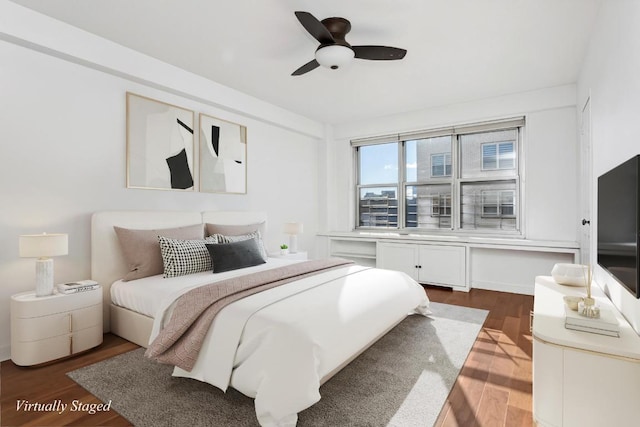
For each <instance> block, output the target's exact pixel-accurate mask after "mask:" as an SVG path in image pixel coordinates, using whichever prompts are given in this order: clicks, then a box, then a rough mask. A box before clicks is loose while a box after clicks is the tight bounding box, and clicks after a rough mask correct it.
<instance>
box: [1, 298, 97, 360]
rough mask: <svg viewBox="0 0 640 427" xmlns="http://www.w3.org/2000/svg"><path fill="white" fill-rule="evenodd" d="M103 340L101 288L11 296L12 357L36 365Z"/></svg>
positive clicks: (68, 354) (81, 349) (77, 351)
mask: <svg viewBox="0 0 640 427" xmlns="http://www.w3.org/2000/svg"><path fill="white" fill-rule="evenodd" d="M101 343H102V288H98V289H93V290H90V291H84V292H78V293H74V294H60V293H54V294H53V295H49V296H44V297H36V295H35V292H33V291H29V292H23V293H20V294H16V295H13V296H12V297H11V360H13V362H14V363H15V364H16V365H20V366H30V365H37V364H40V363H44V362H49V361H51V360H55V359H60V358H62V357H66V356H70V355H72V354H75V353H79V352H81V351H84V350H88V349H90V348H92V347H95V346H97V345H100V344H101Z"/></svg>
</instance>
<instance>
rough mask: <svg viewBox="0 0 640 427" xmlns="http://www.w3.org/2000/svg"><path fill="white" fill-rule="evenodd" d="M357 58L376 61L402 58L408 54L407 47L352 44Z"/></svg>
mask: <svg viewBox="0 0 640 427" xmlns="http://www.w3.org/2000/svg"><path fill="white" fill-rule="evenodd" d="M351 48H352V49H353V51H354V52H355V53H356V58H359V59H372V60H375V61H392V60H395V59H402V58H404V56H405V55H406V54H407V51H406V50H405V49H400V48H397V47H389V46H351Z"/></svg>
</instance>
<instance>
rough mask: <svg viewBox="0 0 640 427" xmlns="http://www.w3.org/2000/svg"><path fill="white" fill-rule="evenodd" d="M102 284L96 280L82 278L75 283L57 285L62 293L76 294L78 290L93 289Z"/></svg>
mask: <svg viewBox="0 0 640 427" xmlns="http://www.w3.org/2000/svg"><path fill="white" fill-rule="evenodd" d="M99 287H100V285H99V284H98V282H96V281H95V280H80V281H78V282H73V283H60V284H58V285H56V288H57V289H58V293H61V294H75V293H78V292H86V291H91V290H93V289H98V288H99Z"/></svg>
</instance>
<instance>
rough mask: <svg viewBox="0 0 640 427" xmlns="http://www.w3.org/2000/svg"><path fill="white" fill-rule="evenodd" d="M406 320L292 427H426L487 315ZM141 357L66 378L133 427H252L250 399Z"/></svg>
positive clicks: (453, 313)
mask: <svg viewBox="0 0 640 427" xmlns="http://www.w3.org/2000/svg"><path fill="white" fill-rule="evenodd" d="M431 306H432V310H433V312H434V314H433V315H432V316H430V317H423V316H409V317H408V318H407V319H405V320H404V321H402V322H401V323H400V324H399V325H398V326H396V327H395V328H394V329H393V330H391V331H390V332H389V333H388V334H387V335H385V336H384V337H382V338H381V339H380V340H379V341H378V342H376V343H375V344H374V345H373V346H371V347H370V348H369V349H368V350H367V351H365V352H364V353H362V354H361V355H360V356H359V357H358V358H357V359H355V360H354V361H353V362H351V363H350V364H349V365H348V366H347V367H346V368H344V369H343V370H342V371H340V372H339V373H338V374H337V375H335V376H334V377H333V378H331V380H329V381H328V382H327V383H325V384H324V385H323V386H322V387H321V389H320V394H321V396H322V399H321V400H320V401H319V402H318V403H316V404H315V405H313V406H312V407H310V408H308V409H306V410H304V411H302V412H301V413H300V414H299V417H298V426H300V427H305V426H313V427H320V426H323V427H324V426H326V427H336V426H393V427H411V426H419V427H425V426H431V425H433V423H434V422H435V420H436V418H437V417H438V414H439V413H440V409H441V408H442V406H443V404H444V402H445V400H446V398H447V396H448V394H449V391H450V390H451V387H452V386H453V384H454V382H455V380H456V377H457V376H458V372H459V371H460V368H461V367H462V365H463V364H464V361H465V359H466V358H467V355H468V354H469V351H470V350H471V347H472V346H473V343H474V342H475V339H476V337H477V336H478V333H479V332H480V328H481V327H482V324H483V323H484V320H485V318H486V316H487V313H488V312H487V311H485V310H477V309H471V308H465V307H457V306H453V305H447V304H438V303H432V304H431ZM143 352H144V350H143V349H138V350H134V351H131V352H128V353H125V354H121V355H119V356H116V357H113V358H111V359H108V360H105V361H102V362H99V363H96V364H94V365H91V366H87V367H84V368H81V369H78V370H76V371H73V372H70V373H69V374H68V376H69V377H70V378H71V379H73V380H74V381H75V382H77V383H78V384H80V385H81V386H82V387H84V388H85V389H87V390H88V391H90V392H91V393H92V394H94V395H95V396H97V397H98V398H99V399H101V400H102V401H104V402H107V401H109V400H111V402H112V404H111V408H112V409H113V410H115V411H117V412H118V413H119V414H121V415H122V416H123V417H125V418H127V419H128V420H129V421H130V422H131V423H132V424H134V425H135V426H138V427H146V426H149V427H159V426H167V427H169V426H170V427H174V426H216V427H217V426H223V427H226V426H233V427H237V426H240V427H243V426H257V425H258V422H257V419H256V416H255V411H254V407H253V399H250V398H248V397H246V396H244V395H243V394H241V393H239V392H237V391H236V390H233V389H231V388H229V390H228V391H227V393H223V392H222V391H220V390H219V389H217V388H216V387H213V386H211V385H209V384H205V383H201V382H199V381H196V380H191V379H186V378H173V377H172V376H171V371H172V368H171V367H170V366H167V365H159V364H157V363H155V362H152V361H150V360H148V359H146V358H144V357H143Z"/></svg>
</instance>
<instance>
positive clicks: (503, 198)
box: [481, 190, 515, 218]
mask: <svg viewBox="0 0 640 427" xmlns="http://www.w3.org/2000/svg"><path fill="white" fill-rule="evenodd" d="M481 197H482V216H483V217H496V218H497V217H504V218H511V217H514V216H515V205H514V200H515V192H514V191H513V190H502V191H495V190H483V191H482V193H481Z"/></svg>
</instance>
